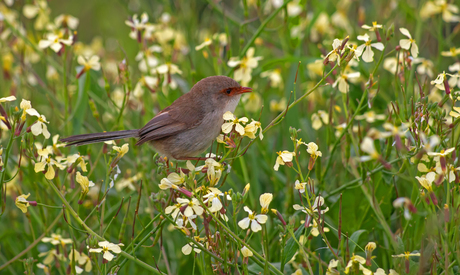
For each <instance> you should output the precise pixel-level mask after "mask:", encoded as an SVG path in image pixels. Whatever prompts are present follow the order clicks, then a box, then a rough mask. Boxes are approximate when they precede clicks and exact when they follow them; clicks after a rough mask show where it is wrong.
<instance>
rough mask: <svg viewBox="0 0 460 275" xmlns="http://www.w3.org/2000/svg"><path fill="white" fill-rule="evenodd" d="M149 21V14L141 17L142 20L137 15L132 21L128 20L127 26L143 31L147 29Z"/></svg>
mask: <svg viewBox="0 0 460 275" xmlns="http://www.w3.org/2000/svg"><path fill="white" fill-rule="evenodd" d="M148 21H149V16H148V15H147V13H145V12H144V13H143V14H142V15H141V18H140V20H139V19H138V16H137V14H135V15H133V17H132V20H126V21H125V24H126V25H128V26H129V27H131V28H132V29H134V30H137V31H141V30H143V29H145V27H146V23H147V22H148Z"/></svg>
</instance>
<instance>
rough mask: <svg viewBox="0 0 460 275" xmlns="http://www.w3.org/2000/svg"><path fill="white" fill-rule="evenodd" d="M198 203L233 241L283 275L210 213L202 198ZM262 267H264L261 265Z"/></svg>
mask: <svg viewBox="0 0 460 275" xmlns="http://www.w3.org/2000/svg"><path fill="white" fill-rule="evenodd" d="M197 199H198V201H199V202H200V205H201V207H203V208H204V209H205V210H206V212H207V213H208V214H209V215H210V216H212V218H213V219H214V221H216V222H217V223H218V224H219V225H220V226H221V227H222V229H224V230H225V231H226V232H227V233H228V234H230V235H231V236H232V237H233V239H234V240H235V241H236V242H238V243H239V244H240V245H241V246H246V247H247V248H248V249H249V250H251V252H252V254H254V256H255V257H256V258H257V259H258V260H260V261H261V262H265V261H266V262H267V264H268V265H269V266H270V268H271V269H272V272H274V273H275V274H279V275H283V273H282V272H281V271H279V270H278V269H277V268H276V267H275V266H273V265H272V264H271V263H270V262H268V260H266V259H264V257H262V256H261V255H260V254H259V253H257V251H255V250H254V249H253V248H252V247H250V246H249V245H248V244H247V243H246V242H245V241H243V240H242V239H240V238H239V237H238V236H237V235H236V234H235V233H234V232H233V231H232V230H230V229H229V228H228V227H227V226H226V225H225V224H224V223H223V222H222V221H221V220H220V219H219V218H217V217H216V216H215V215H214V213H212V212H211V211H209V209H208V207H207V206H206V205H205V204H204V203H203V201H202V200H201V198H197ZM261 267H263V265H261Z"/></svg>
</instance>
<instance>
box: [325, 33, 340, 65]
mask: <svg viewBox="0 0 460 275" xmlns="http://www.w3.org/2000/svg"><path fill="white" fill-rule="evenodd" d="M341 46H342V40H340V39H338V38H336V39H334V41H333V42H332V51H330V52H329V53H328V54H327V55H326V57H325V58H324V59H325V60H327V61H332V62H334V61H336V60H337V63H338V64H339V65H340V47H341Z"/></svg>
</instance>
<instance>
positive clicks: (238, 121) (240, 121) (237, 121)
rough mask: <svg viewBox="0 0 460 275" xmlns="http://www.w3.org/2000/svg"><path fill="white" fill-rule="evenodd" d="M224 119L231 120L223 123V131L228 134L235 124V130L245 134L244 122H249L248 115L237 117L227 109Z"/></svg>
mask: <svg viewBox="0 0 460 275" xmlns="http://www.w3.org/2000/svg"><path fill="white" fill-rule="evenodd" d="M223 118H224V120H226V121H229V122H225V123H224V124H222V132H223V133H224V134H228V133H230V132H231V131H232V129H233V126H235V131H236V132H237V133H238V134H240V135H244V126H243V125H244V124H246V123H248V121H249V120H248V118H247V117H242V118H237V117H236V116H235V115H233V114H232V112H230V111H227V112H225V114H224V115H223Z"/></svg>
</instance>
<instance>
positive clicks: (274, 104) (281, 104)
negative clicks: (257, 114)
mask: <svg viewBox="0 0 460 275" xmlns="http://www.w3.org/2000/svg"><path fill="white" fill-rule="evenodd" d="M286 107H287V100H286V98H285V97H283V98H281V100H279V101H278V100H276V99H272V100H271V101H270V111H272V112H275V113H279V112H283V111H284V110H286Z"/></svg>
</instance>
